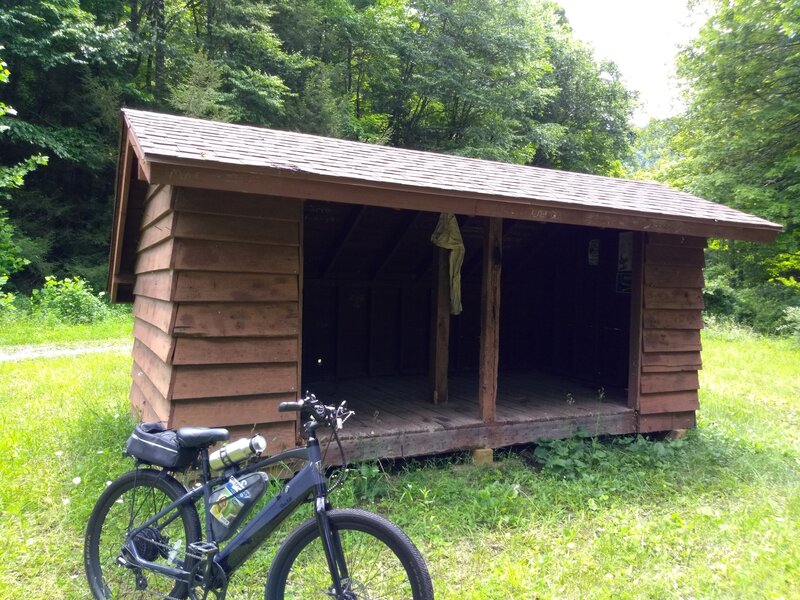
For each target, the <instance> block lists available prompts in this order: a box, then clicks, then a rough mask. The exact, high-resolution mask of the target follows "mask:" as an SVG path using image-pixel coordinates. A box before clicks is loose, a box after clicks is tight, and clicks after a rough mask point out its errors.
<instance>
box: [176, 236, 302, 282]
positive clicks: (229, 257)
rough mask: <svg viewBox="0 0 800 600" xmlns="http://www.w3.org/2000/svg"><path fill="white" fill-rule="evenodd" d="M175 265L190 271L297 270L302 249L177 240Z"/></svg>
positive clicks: (275, 271)
mask: <svg viewBox="0 0 800 600" xmlns="http://www.w3.org/2000/svg"><path fill="white" fill-rule="evenodd" d="M174 243H175V259H174V260H175V268H176V269H181V270H186V271H225V272H237V273H294V274H297V273H299V271H300V249H299V248H298V247H296V246H269V248H265V247H264V246H260V245H257V244H244V243H233V242H208V241H204V240H189V239H176V240H175V241H174Z"/></svg>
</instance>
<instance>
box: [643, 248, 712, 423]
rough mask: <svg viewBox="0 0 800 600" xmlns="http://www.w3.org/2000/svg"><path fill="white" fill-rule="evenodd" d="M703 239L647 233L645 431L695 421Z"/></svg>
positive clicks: (645, 254)
mask: <svg viewBox="0 0 800 600" xmlns="http://www.w3.org/2000/svg"><path fill="white" fill-rule="evenodd" d="M705 245H706V240H705V238H697V237H683V236H677V235H664V234H652V233H650V234H647V235H646V238H645V247H644V289H643V293H642V300H643V304H642V316H641V318H642V324H641V325H642V336H641V344H642V347H641V351H642V354H641V374H640V378H639V397H638V412H639V431H641V432H643V433H645V432H651V431H667V430H671V429H682V428H686V427H694V426H695V423H696V421H695V411H696V410H697V409H698V407H699V403H698V394H697V390H698V387H699V381H698V375H697V372H698V371H699V370H700V369H701V368H702V361H701V359H700V349H701V345H700V330H701V329H702V327H703V314H702V311H703V293H702V292H703V265H704V253H703V249H704V248H705Z"/></svg>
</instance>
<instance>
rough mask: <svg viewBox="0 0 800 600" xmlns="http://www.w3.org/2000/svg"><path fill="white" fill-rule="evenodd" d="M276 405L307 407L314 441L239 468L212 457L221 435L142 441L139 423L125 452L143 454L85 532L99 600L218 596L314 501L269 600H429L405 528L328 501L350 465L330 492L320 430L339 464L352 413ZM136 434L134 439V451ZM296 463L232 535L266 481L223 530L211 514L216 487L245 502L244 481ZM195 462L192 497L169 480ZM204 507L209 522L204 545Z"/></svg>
mask: <svg viewBox="0 0 800 600" xmlns="http://www.w3.org/2000/svg"><path fill="white" fill-rule="evenodd" d="M279 410H280V411H300V413H301V421H303V429H304V432H305V434H306V439H307V443H306V445H305V447H300V448H294V449H292V450H287V451H284V452H281V453H279V454H276V455H274V456H271V457H268V458H260V457H258V453H257V452H256V451H257V450H258V449H259V448H255V449H252V448H251V451H250V454H249V458H245V459H243V460H239V461H234V460H231V457H230V455H229V456H228V460H227V461H226V460H224V459H225V451H224V449H223V450H221V451H220V450H218V451H217V452H215V453H213V454H212V455H209V447H210V446H211V445H213V444H215V443H217V442H221V441H224V440H227V439H228V437H229V434H228V431H227V430H226V429H213V428H199V427H185V428H180V429H178V430H177V431H175V432H172V431H170V430H164V429H163V428H161V432H159V433H152V434H146V433H142V432H141V431H144V429H142V430H141V431H140V428H142V426H141V425H140V426H138V427H137V429H136V431H135V432H134V435H133V436H131V438H130V439H129V445H128V453H129V454H132V455H133V457H134V458H136V459H137V464H136V468H135V469H134V470H132V471H129V472H127V473H125V474H123V475H122V476H120V477H119V478H118V479H116V481H114V482H113V483H111V484H110V485H108V487H107V488H106V489H105V491H104V492H103V494H102V495H101V497H100V499H99V500H98V501H97V504H96V505H95V507H94V510H93V511H92V514H91V516H90V518H89V522H88V525H87V528H86V539H85V545H84V564H85V568H86V575H87V578H88V581H89V587H90V588H91V591H92V594H93V595H94V597H95V598H97V599H100V600H108V599H110V598H140V597H152V596H154V597H159V598H167V599H173V598H174V599H184V598H190V599H191V600H202V599H205V598H209V597H214V598H216V599H217V600H223V599H224V598H225V597H226V594H227V590H228V583H229V581H230V578H231V576H232V575H233V574H234V573H235V572H236V570H237V569H238V568H239V567H241V566H242V565H243V564H244V563H245V561H247V559H248V558H250V556H251V555H252V554H253V553H254V552H255V551H256V549H257V548H258V547H259V546H260V545H261V544H262V543H263V542H264V541H265V540H266V539H267V538H268V537H269V536H270V534H271V533H273V532H274V531H275V529H276V528H277V527H278V526H279V525H280V524H281V523H282V522H283V521H284V520H285V519H286V518H287V517H288V516H289V515H291V514H292V513H293V512H294V511H295V510H297V509H298V508H299V507H300V506H301V505H302V504H303V503H305V502H307V501H311V502H312V504H313V512H314V516H313V517H311V518H310V519H308V520H307V521H305V522H304V523H302V524H301V525H300V526H298V527H297V528H296V529H294V530H293V531H292V532H291V533H290V534H289V535H288V536H287V537H286V539H285V540H284V541H283V542H282V544H281V545H280V547H279V549H278V551H277V553H276V554H275V557H274V559H273V560H272V562H271V564H270V568H269V573H268V575H267V581H266V585H265V589H264V597H265V598H266V599H267V600H280V599H284V598H285V599H289V598H314V597H321V598H335V599H337V600H355V599H359V600H360V599H365V598H378V597H380V598H384V597H387V598H403V599H413V600H432V599H433V585H432V582H431V578H430V575H429V573H428V569H427V566H426V565H425V561H424V560H423V558H422V556H421V554H420V553H419V551H418V550H417V548H416V547H415V546H414V544H413V543H412V542H411V540H410V539H409V538H408V536H407V535H406V534H405V533H404V532H403V531H402V530H401V529H400V528H398V527H397V526H396V525H394V524H393V523H391V522H390V521H388V520H387V519H385V518H384V517H382V516H379V515H376V514H373V513H369V512H366V511H363V510H360V509H333V508H332V506H331V504H330V502H329V500H328V493H329V491H331V490H333V489H335V487H337V486H338V485H339V484H340V483H341V481H342V479H343V474H344V467H342V471H341V474H340V476H339V479H338V480H337V481H336V482H335V483H334V484H333V485H332V486H331V487H330V490H329V488H328V482H327V479H326V477H325V467H324V465H323V462H322V455H321V450H320V444H319V440H318V439H317V436H316V431H317V429H318V428H319V427H321V426H327V427H330V428H331V429H332V430H333V437H334V438H335V439H336V442H337V444H338V446H339V450H340V451H341V452H342V464H343V465H344V464H345V462H346V461H345V459H344V452H343V450H342V445H341V443H340V442H339V438H338V435H337V432H338V430H339V429H341V428H342V426H343V423H344V421H346V420H347V418H348V417H349V416H351V415H352V414H353V413H352V412H351V411H349V410H347V409H346V408H345V403H344V402H343V403H342V404H341V405H339V406H337V407H333V406H325V405H324V404H323V403H322V402H321V401H319V400H317V398H315V397H314V396H313V395H311V394H307V395H306V396H305V397H304V398H302V399H301V400H299V401H297V402H283V403H281V404H280V406H279ZM137 433H139V434H140V435H138V436H137V435H136V434H137ZM151 435H152V436H155V437H148V436H151ZM256 437H260V436H256ZM134 438H136V440H138V442H136V444H134V448H133V450H132V446H131V443H132V442H131V441H132V440H134ZM244 439H245V440H246V439H247V438H244ZM153 440H155V441H153ZM252 440H255V437H254V438H251V441H252ZM262 440H263V438H262ZM134 441H135V440H134ZM240 442H241V440H240ZM148 444H149V445H148ZM234 445H235V444H232V445H231V446H234ZM251 445H252V444H251ZM162 446H163V447H162ZM239 446H240V447H241V444H240V445H239ZM156 447H158V448H156ZM262 449H263V448H262ZM154 452H155V454H154ZM176 455H177V457H176ZM209 456H211V459H212V460H215V461H216V462H217V464H218V463H220V462H222V463H225V464H224V468H223V470H222V473H221V474H220V475H219V476H215V477H212V466H211V461H210V459H209ZM220 457H222V460H221V461H220ZM289 459H300V460H302V461H303V466H302V468H300V469H299V471H297V472H296V473H295V475H294V476H293V477H292V478H291V479H290V480H289V481H288V482H284V483H283V484H282V487H281V489H280V491H279V492H278V493H276V495H275V496H274V497H273V498H272V499H271V500H270V501H269V502H268V503H267V504H266V505H265V506H264V507H263V508H262V509H261V510H260V511H258V512H257V513H256V514H255V515H254V516H253V517H252V518H251V519H250V520H249V521H248V522H247V523H246V524H244V525H243V526H242V527H241V528H240V529H237V528H238V527H239V525H242V523H241V520H242V519H244V518H246V515H247V510H249V509H251V508H252V507H253V504H254V502H253V501H252V500H253V496H257V495H259V493H263V490H260V486H257V485H254V486H252V489H253V493H250V494H249V495H250V504H249V505H247V506H245V507H244V508H245V510H244V513H239V515H237V516H236V518H234V519H233V521H232V522H229V525H230V529H229V530H225V531H222V533H220V527H217V526H216V525H218V523H219V522H218V521H215V519H216V517H215V515H216V516H218V515H219V514H221V512H223V511H224V509H227V506H225V507H223V508H220V506H219V503H217V504H214V503H213V502H212V500H214V499H215V498H218V497H219V496H220V494H223V492H221V491H220V490H223V489H227V486H228V485H229V484H230V482H231V478H233V479H234V480H235V481H236V482H237V485H238V487H237V486H233V485H232V484H230V485H231V486H232V487H231V488H230V489H229V490H228V492H225V493H226V494H228V495H227V496H226V497H225V500H226V504H227V503H230V502H232V501H239V503H240V504H241V503H242V502H243V500H242V499H243V498H244V497H245V496H246V495H247V493H246V492H248V490H251V488H250V487H243V486H242V485H241V482H242V481H246V480H247V479H248V476H249V477H250V479H252V480H253V481H254V482H255V481H256V480H259V479H260V480H262V482H263V484H264V488H266V483H265V480H266V474H264V473H263V470H264V469H266V468H267V467H269V466H271V465H277V464H278V463H284V462H285V461H287V460H289ZM190 464H194V465H195V466H198V467H199V471H200V475H201V480H200V483H199V484H198V485H197V487H195V488H193V489H192V490H187V489H186V487H184V486H183V485H182V484H181V483H180V482H179V481H178V480H177V479H175V477H173V475H172V474H171V473H172V472H174V471H179V470H185V469H186V468H187V467H188V465H190ZM184 465H186V466H184ZM153 467H160V468H153ZM253 474H255V475H253ZM259 475H260V476H261V477H259ZM223 495H224V494H223ZM201 500H202V501H201ZM198 504H199V505H201V509H202V512H203V515H204V517H205V518H204V520H205V538H203V537H202V536H201V533H202V532H201V526H200V518H199V516H198V510H197V509H198ZM214 511H216V512H214ZM240 515H241V516H240ZM237 519H239V521H238V522H237ZM236 531H238V532H236ZM234 532H236V533H235V534H234ZM230 536H233V537H230ZM226 538H229V539H228V540H227V543H225V544H222V542H223V541H225V540H226ZM211 595H213V596H211Z"/></svg>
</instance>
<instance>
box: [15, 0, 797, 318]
mask: <svg viewBox="0 0 800 600" xmlns="http://www.w3.org/2000/svg"><path fill="white" fill-rule="evenodd" d="M710 5H711V7H712V8H711V12H710V15H709V19H708V21H707V23H706V24H705V25H704V26H703V28H702V30H701V31H700V34H699V35H698V37H697V38H696V39H695V40H694V41H693V42H692V43H691V44H689V45H688V46H687V47H686V48H684V49H683V50H682V51H681V54H680V56H679V60H678V67H677V68H678V72H677V76H678V77H679V79H680V80H681V81H682V82H683V85H684V92H685V101H686V110H685V112H684V113H683V114H681V115H679V116H676V117H672V118H670V119H666V120H661V121H652V122H651V123H650V124H649V125H648V126H647V127H645V128H643V129H641V130H637V128H636V127H635V126H634V125H633V122H632V112H633V110H634V108H635V106H636V102H637V95H636V92H635V91H634V90H630V89H627V88H626V86H625V85H624V83H623V75H622V74H621V73H620V72H619V70H618V68H617V67H616V66H615V65H614V64H613V63H610V62H607V61H601V60H598V59H597V57H596V56H595V54H594V52H593V50H592V48H591V47H590V46H588V45H586V44H585V43H583V42H581V41H579V40H578V39H576V37H575V36H574V34H573V32H572V29H571V27H570V24H569V22H568V20H567V19H566V16H565V14H564V11H563V10H562V9H561V8H560V6H559V5H558V3H557V2H554V1H551V0H241V1H238V2H225V1H224V0H83V1H79V0H0V45H2V48H1V49H0V58H2V61H3V62H2V68H0V101H1V102H0V311H9V310H13V309H14V307H15V306H18V305H21V304H24V301H25V298H26V296H27V295H28V294H30V292H31V291H36V290H37V288H39V287H41V286H42V285H43V284H45V282H46V281H50V282H52V281H53V277H56V278H60V277H67V276H69V277H73V276H76V277H79V278H80V280H74V281H80V282H81V285H83V282H84V281H85V282H86V286H87V287H88V286H91V287H93V288H94V289H95V290H102V289H103V288H104V287H105V281H106V269H107V256H108V243H109V235H110V230H111V227H110V222H111V212H112V206H113V193H114V190H113V185H114V174H115V164H116V152H117V145H118V139H119V131H120V122H119V108H120V107H121V106H129V107H136V108H148V109H153V110H158V111H167V112H172V113H179V114H186V115H191V116H196V117H202V118H209V119H216V120H223V121H231V122H238V123H248V124H256V125H263V126H268V127H274V128H279V129H288V130H295V131H302V132H306V133H316V134H322V135H328V136H334V137H342V138H347V139H353V140H360V141H364V142H369V143H376V144H387V145H392V146H399V147H405V148H416V149H423V150H432V151H437V152H446V153H452V154H459V155H464V156H472V157H478V158H485V159H490V160H498V161H506V162H514V163H519V164H526V165H535V166H540V167H549V168H557V169H565V170H571V171H580V172H587V173H596V174H602V175H610V176H616V177H628V178H647V179H654V180H657V181H660V182H663V183H666V184H668V185H671V186H674V187H677V188H680V189H684V190H686V191H689V192H691V193H694V194H697V195H699V196H701V197H704V198H708V199H710V200H714V201H718V202H722V203H725V204H728V205H730V206H733V207H735V208H738V209H742V210H745V211H747V212H751V213H754V214H757V215H760V216H763V217H765V218H768V219H770V220H773V221H775V222H778V223H781V224H782V225H784V227H785V231H784V233H783V234H781V236H780V238H779V240H778V242H777V243H776V244H773V245H769V246H766V245H757V244H751V243H744V242H730V241H727V240H710V242H709V250H708V252H707V263H708V266H707V269H706V283H707V290H706V304H707V307H708V308H709V311H710V313H711V314H714V315H717V316H719V317H720V318H726V319H734V320H737V321H739V322H741V323H744V324H748V325H751V326H753V327H755V328H756V329H758V330H760V331H764V332H770V333H775V332H781V331H789V332H793V331H797V330H800V227H799V226H798V225H800V208H798V206H800V143H799V140H800V135H799V134H800V94H798V91H800V2H798V1H797V0H724V1H722V0H714V1H713V2H711V3H710ZM48 277H49V278H50V279H49V280H46V278H48ZM34 297H35V296H34Z"/></svg>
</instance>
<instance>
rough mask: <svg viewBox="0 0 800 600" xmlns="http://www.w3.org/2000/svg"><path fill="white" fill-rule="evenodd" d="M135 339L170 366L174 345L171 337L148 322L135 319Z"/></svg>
mask: <svg viewBox="0 0 800 600" xmlns="http://www.w3.org/2000/svg"><path fill="white" fill-rule="evenodd" d="M133 337H134V338H135V339H136V340H138V341H140V342H141V343H142V344H144V345H145V346H147V347H148V348H149V349H150V351H151V352H152V353H153V354H155V355H156V356H157V357H158V358H160V359H161V360H162V361H163V362H164V363H165V364H170V359H171V358H172V349H173V344H174V340H173V338H172V337H171V336H169V335H168V334H166V333H164V332H163V331H161V330H160V329H159V328H158V327H156V326H154V325H151V324H150V323H148V322H147V321H143V320H141V319H134V322H133Z"/></svg>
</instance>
